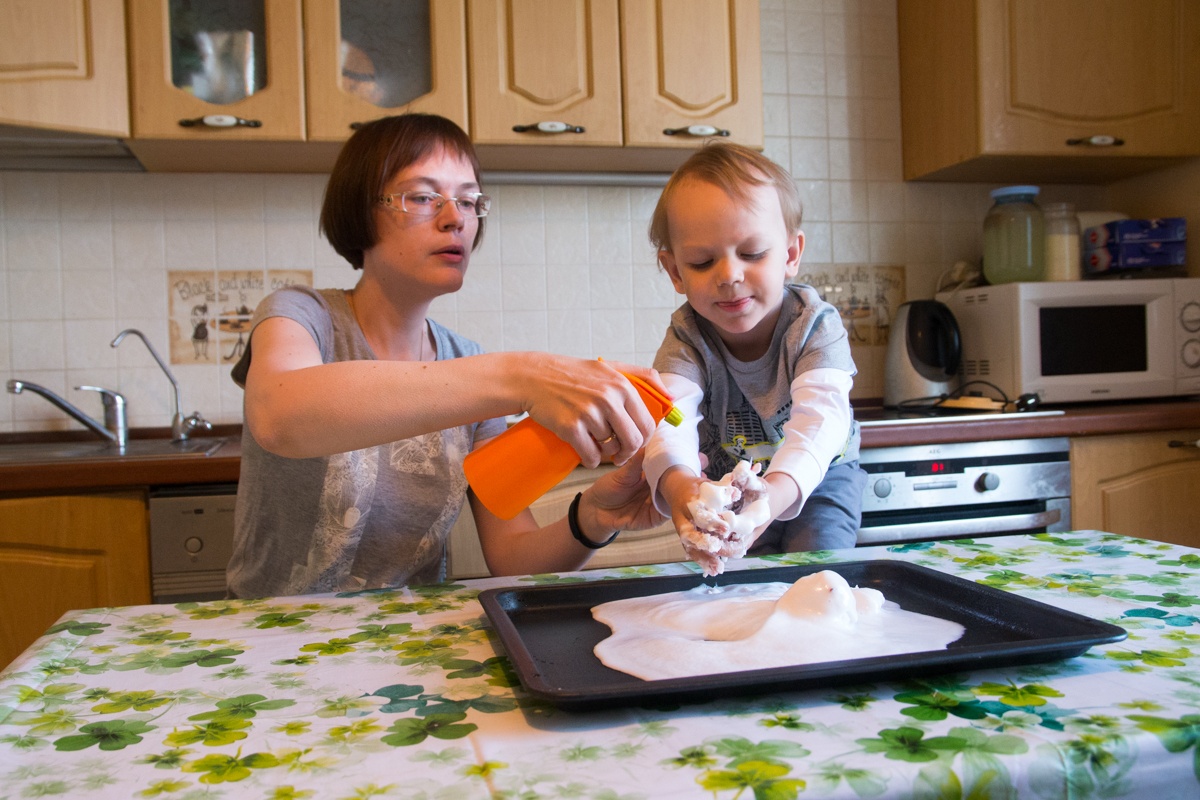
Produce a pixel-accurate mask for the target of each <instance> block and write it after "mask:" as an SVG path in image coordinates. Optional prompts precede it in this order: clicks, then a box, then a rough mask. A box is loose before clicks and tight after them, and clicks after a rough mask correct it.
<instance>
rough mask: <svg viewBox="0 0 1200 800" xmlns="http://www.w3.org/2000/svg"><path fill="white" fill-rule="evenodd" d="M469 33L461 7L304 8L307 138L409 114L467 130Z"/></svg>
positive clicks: (307, 1)
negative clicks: (443, 120) (440, 119)
mask: <svg viewBox="0 0 1200 800" xmlns="http://www.w3.org/2000/svg"><path fill="white" fill-rule="evenodd" d="M466 26H467V22H466V10H465V7H464V3H463V0H437V1H436V2H431V3H423V2H413V0H340V1H339V2H336V3H331V2H329V0H304V86H305V99H306V100H307V108H308V114H307V121H308V135H307V138H308V139H309V140H310V141H318V142H337V143H338V144H339V145H340V144H341V143H342V142H344V141H346V139H347V138H348V137H349V136H350V134H351V132H352V131H353V126H354V125H355V124H357V123H360V122H366V121H368V120H372V119H376V118H378V117H383V116H388V115H390V114H400V113H404V112H410V111H420V112H425V113H429V114H440V115H441V116H443V117H446V118H448V119H452V120H454V121H455V122H457V123H458V124H459V125H461V126H462V127H463V128H466V127H467V27H466Z"/></svg>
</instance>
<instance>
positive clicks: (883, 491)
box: [872, 478, 892, 497]
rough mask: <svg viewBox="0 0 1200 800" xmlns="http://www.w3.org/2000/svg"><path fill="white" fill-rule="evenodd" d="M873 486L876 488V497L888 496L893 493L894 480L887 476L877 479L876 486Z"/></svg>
mask: <svg viewBox="0 0 1200 800" xmlns="http://www.w3.org/2000/svg"><path fill="white" fill-rule="evenodd" d="M872 488H873V489H874V490H875V496H876V497H887V496H888V495H889V494H891V493H892V482H891V481H889V480H888V479H887V478H880V479H879V480H877V481H875V486H874V487H872Z"/></svg>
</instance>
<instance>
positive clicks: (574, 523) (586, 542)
mask: <svg viewBox="0 0 1200 800" xmlns="http://www.w3.org/2000/svg"><path fill="white" fill-rule="evenodd" d="M581 497H583V492H580V493H579V494H577V495H575V499H574V500H572V501H571V507H570V508H568V509H567V526H568V527H570V529H571V535H572V536H574V537H575V541H577V542H579V543H580V544H581V545H583V546H584V547H586V548H589V549H591V550H599V549H600V548H601V547H608V546H609V545H610V544H612V543H613V540H614V539H616V538H617V534H619V533H620V531H614V532H613V535H612V536H610V537H608V538H607V539H605V540H604V541H603V542H593V541H592V540H591V539H589V538H587V537H586V536H584V535H583V531H581V530H580V529H579V498H581Z"/></svg>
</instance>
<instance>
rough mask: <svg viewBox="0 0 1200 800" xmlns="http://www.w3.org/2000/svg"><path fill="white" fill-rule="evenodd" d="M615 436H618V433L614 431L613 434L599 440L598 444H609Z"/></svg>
mask: <svg viewBox="0 0 1200 800" xmlns="http://www.w3.org/2000/svg"><path fill="white" fill-rule="evenodd" d="M615 438H617V435H616V434H615V433H614V434H613V435H612V436H610V437H608V438H607V439H601V440H600V441H599V442H597V444H608V443H609V442H611V441H612V440H613V439H615Z"/></svg>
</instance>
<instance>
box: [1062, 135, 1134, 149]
mask: <svg viewBox="0 0 1200 800" xmlns="http://www.w3.org/2000/svg"><path fill="white" fill-rule="evenodd" d="M1067 144H1068V145H1072V146H1077V145H1083V146H1085V147H1120V146H1121V145H1123V144H1125V140H1124V139H1118V138H1117V137H1116V136H1084V137H1082V138H1079V139H1067Z"/></svg>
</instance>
